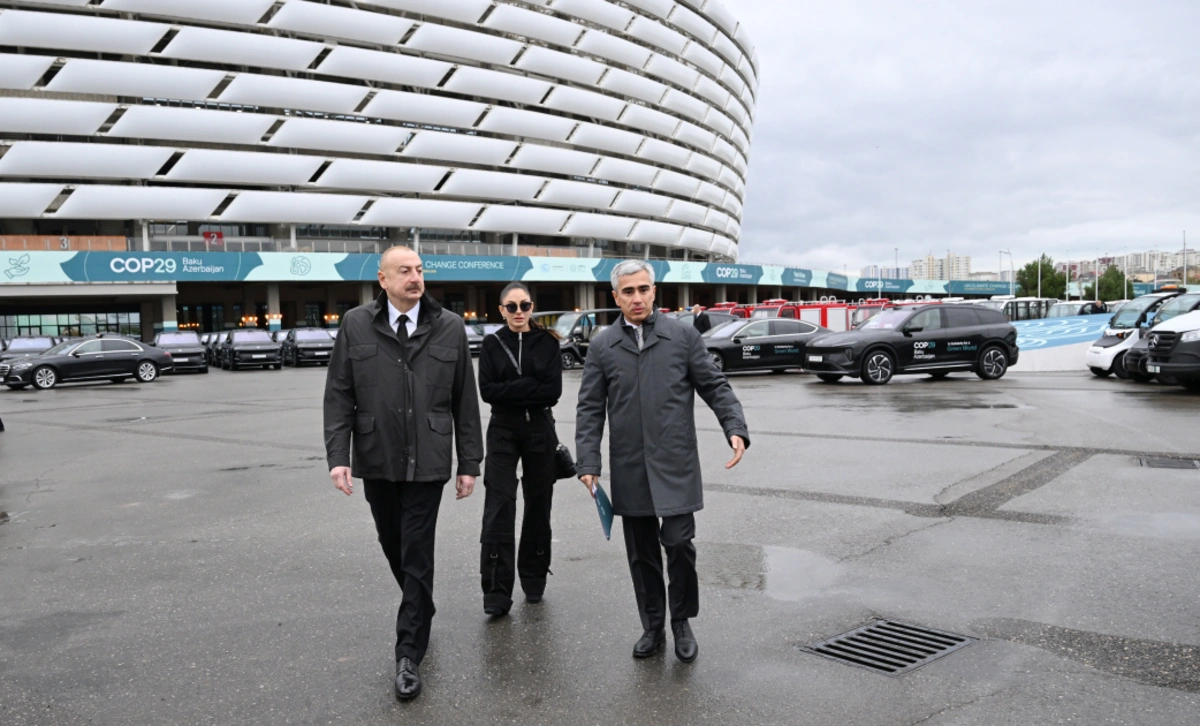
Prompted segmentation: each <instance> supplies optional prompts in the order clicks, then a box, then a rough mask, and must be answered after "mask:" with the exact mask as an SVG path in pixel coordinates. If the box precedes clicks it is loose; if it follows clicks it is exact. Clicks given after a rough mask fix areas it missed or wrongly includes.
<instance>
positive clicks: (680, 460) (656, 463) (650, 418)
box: [575, 312, 750, 517]
mask: <svg viewBox="0 0 1200 726" xmlns="http://www.w3.org/2000/svg"><path fill="white" fill-rule="evenodd" d="M625 327H626V326H625V323H624V320H623V319H620V320H618V322H617V323H615V324H613V325H611V326H609V327H608V328H606V329H605V330H603V331H601V332H600V333H598V334H597V335H596V336H595V338H593V339H592V341H591V345H589V346H588V355H587V361H586V363H585V364H584V367H583V380H582V382H581V384H580V387H579V405H578V407H577V409H576V430H575V446H576V465H577V466H576V470H577V472H578V473H579V474H580V475H583V474H595V475H597V476H599V475H600V474H601V457H600V442H601V440H602V439H603V437H604V418H605V414H606V413H607V415H608V422H609V432H610V434H611V436H610V438H609V443H608V452H609V453H608V456H609V462H610V463H609V469H610V473H609V475H608V476H607V484H608V487H607V488H609V489H610V490H611V494H612V504H613V513H614V514H619V515H622V516H626V517H651V516H653V517H667V516H672V515H676V514H687V513H689V512H696V511H699V510H700V509H703V508H704V491H703V482H702V481H701V476H700V455H699V451H698V450H697V448H696V424H695V416H694V414H693V408H694V406H695V394H697V393H698V394H700V398H702V399H704V402H705V403H707V404H708V407H709V408H711V409H712V410H713V412H714V413H716V414H717V420H719V421H720V422H721V428H722V429H723V430H724V431H725V439H726V440H727V441H728V439H729V437H730V436H734V435H737V436H741V437H742V438H743V439H745V441H746V446H747V447H749V446H750V434H749V431H748V430H747V429H746V417H745V415H744V414H743V413H742V404H741V403H739V402H738V400H737V397H736V396H735V395H734V393H733V389H732V388H731V387H730V385H729V381H727V380H726V379H725V376H724V375H723V374H722V373H721V372H720V371H718V370H717V367H716V366H715V365H714V364H713V362H712V359H711V358H710V357H709V355H708V352H707V350H706V349H705V347H704V342H703V340H702V339H701V337H700V333H698V332H697V331H696V329H695V328H694V327H692V326H691V325H684V324H682V323H680V322H679V321H677V320H674V319H673V318H668V317H666V316H664V315H661V314H659V313H657V312H656V313H654V314H653V315H652V316H651V317H650V318H649V319H648V320H647V322H646V332H645V333H644V338H645V342H644V347H643V348H642V350H641V351H639V350H638V347H637V343H636V342H634V338H633V335H632V334H631V332H630V331H628V330H626V329H625Z"/></svg>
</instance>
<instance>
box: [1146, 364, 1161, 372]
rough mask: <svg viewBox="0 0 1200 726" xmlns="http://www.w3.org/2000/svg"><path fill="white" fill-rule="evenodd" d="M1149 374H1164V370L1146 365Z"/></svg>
mask: <svg viewBox="0 0 1200 726" xmlns="http://www.w3.org/2000/svg"><path fill="white" fill-rule="evenodd" d="M1146 372H1147V373H1162V368H1159V367H1158V366H1155V365H1150V364H1146Z"/></svg>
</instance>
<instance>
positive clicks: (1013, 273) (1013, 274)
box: [999, 250, 1041, 297]
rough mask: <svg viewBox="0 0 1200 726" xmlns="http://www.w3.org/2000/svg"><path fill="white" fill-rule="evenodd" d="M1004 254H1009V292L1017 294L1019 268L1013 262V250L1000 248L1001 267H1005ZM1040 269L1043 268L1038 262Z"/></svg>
mask: <svg viewBox="0 0 1200 726" xmlns="http://www.w3.org/2000/svg"><path fill="white" fill-rule="evenodd" d="M1004 255H1008V294H1009V296H1011V297H1016V296H1017V270H1016V266H1015V265H1014V264H1013V256H1012V250H1000V262H999V265H1000V268H1001V269H1003V268H1004ZM1038 265H1039V267H1038V269H1041V263H1040V261H1039V263H1038Z"/></svg>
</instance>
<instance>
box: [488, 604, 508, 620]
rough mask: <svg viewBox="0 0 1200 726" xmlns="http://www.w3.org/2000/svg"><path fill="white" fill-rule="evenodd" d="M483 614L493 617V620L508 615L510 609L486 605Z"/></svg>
mask: <svg viewBox="0 0 1200 726" xmlns="http://www.w3.org/2000/svg"><path fill="white" fill-rule="evenodd" d="M483 612H484V613H486V614H488V615H490V616H492V617H493V618H498V617H501V616H504V615H508V608H502V607H500V606H499V605H485V606H484V608H483Z"/></svg>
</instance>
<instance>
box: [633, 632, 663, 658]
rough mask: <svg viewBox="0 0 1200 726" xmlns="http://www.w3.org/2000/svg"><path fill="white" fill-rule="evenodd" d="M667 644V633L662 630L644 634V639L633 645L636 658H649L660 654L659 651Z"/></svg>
mask: <svg viewBox="0 0 1200 726" xmlns="http://www.w3.org/2000/svg"><path fill="white" fill-rule="evenodd" d="M666 642H667V631H665V630H663V629H662V628H658V629H656V630H647V631H646V632H644V633H642V637H640V638H638V642H636V643H634V644H633V657H634V658H649V657H650V656H652V655H654V654H655V653H657V652H658V649H659V648H661V647H663V644H664V643H666Z"/></svg>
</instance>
